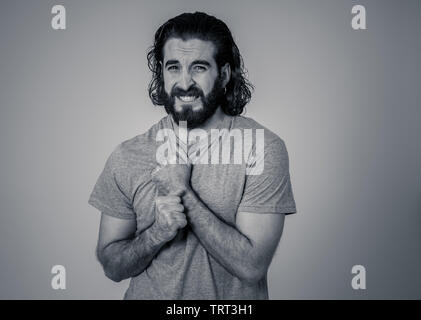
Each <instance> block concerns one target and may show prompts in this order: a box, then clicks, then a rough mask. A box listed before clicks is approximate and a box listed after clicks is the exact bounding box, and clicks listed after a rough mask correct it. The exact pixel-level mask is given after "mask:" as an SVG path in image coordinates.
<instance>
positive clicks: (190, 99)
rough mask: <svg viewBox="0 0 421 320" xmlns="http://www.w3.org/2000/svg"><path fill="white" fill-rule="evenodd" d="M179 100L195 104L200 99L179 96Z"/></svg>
mask: <svg viewBox="0 0 421 320" xmlns="http://www.w3.org/2000/svg"><path fill="white" fill-rule="evenodd" d="M177 98H178V99H180V100H181V101H183V102H194V101H196V100H197V99H198V98H199V97H197V96H177Z"/></svg>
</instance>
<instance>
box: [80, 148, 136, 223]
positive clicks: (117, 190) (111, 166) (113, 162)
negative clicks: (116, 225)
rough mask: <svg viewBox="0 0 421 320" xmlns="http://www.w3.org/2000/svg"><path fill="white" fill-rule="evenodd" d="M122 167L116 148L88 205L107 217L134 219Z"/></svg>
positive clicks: (122, 163) (122, 161)
mask: <svg viewBox="0 0 421 320" xmlns="http://www.w3.org/2000/svg"><path fill="white" fill-rule="evenodd" d="M124 167H125V166H124V159H123V158H122V156H121V153H120V152H119V149H118V147H117V148H116V149H115V150H114V151H113V152H112V153H111V155H110V156H109V157H108V159H107V161H106V163H105V167H104V169H103V170H102V172H101V174H100V176H99V178H98V180H97V182H96V184H95V186H94V189H93V191H92V193H91V195H90V197H89V200H88V203H89V204H90V205H92V206H93V207H95V208H97V209H98V210H100V211H101V212H103V213H105V214H107V215H110V216H113V217H116V218H121V219H135V218H136V214H135V213H134V210H133V206H132V203H131V200H130V199H131V197H130V195H128V192H127V190H128V188H127V185H128V183H127V182H126V180H127V179H125V175H124V174H123V173H122V170H124Z"/></svg>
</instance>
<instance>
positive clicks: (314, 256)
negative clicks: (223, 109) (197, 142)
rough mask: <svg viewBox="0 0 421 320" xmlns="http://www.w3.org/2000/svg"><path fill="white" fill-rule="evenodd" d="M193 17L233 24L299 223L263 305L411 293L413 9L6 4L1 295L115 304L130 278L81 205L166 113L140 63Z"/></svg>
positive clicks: (416, 279)
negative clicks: (280, 146)
mask: <svg viewBox="0 0 421 320" xmlns="http://www.w3.org/2000/svg"><path fill="white" fill-rule="evenodd" d="M56 5H60V6H62V7H63V8H65V21H63V20H62V21H61V22H60V23H65V28H57V22H58V21H55V22H56V27H54V26H55V25H54V21H53V20H54V17H55V16H56V15H57V14H58V11H54V10H53V7H54V6H56ZM356 5H358V6H360V7H357V9H358V8H359V10H357V9H355V11H353V8H354V6H356ZM361 6H362V7H363V9H364V10H362V9H361ZM60 8H61V7H60ZM195 11H203V12H206V13H208V14H211V15H215V16H216V17H218V18H219V19H221V20H223V21H224V22H226V23H227V25H228V27H229V28H230V29H231V31H232V33H233V35H234V39H235V41H236V43H237V45H238V47H239V49H240V52H241V54H242V56H243V58H244V63H245V66H246V68H247V70H248V79H249V80H250V81H251V83H253V84H254V86H255V91H254V93H253V96H252V100H251V102H250V104H249V105H247V108H246V113H245V116H248V117H252V118H253V119H255V120H256V121H258V122H259V123H261V124H262V125H264V126H266V127H267V128H269V129H270V130H272V131H273V132H275V133H276V134H277V135H279V137H281V138H282V139H283V140H284V141H285V144H286V146H287V148H288V153H289V160H290V174H291V182H292V186H293V190H294V196H295V200H296V204H297V214H295V215H291V216H287V217H286V218H285V227H284V232H283V235H282V238H281V241H280V244H279V246H278V248H277V251H276V253H275V256H274V258H273V261H272V264H271V266H270V269H269V272H268V285H269V297H270V299H392V298H395V299H403V298H405V299H420V298H421V255H420V252H421V232H420V227H421V200H420V199H421V170H420V163H421V143H420V140H419V139H420V136H421V125H420V121H421V84H420V83H421V81H420V74H421V62H420V59H419V57H420V50H421V40H420V39H421V38H420V36H419V31H420V30H421V2H420V1H409V0H408V1H397V0H395V1H386V0H382V1H380V0H367V1H351V0H346V1H345V0H342V1H333V0H332V1H327V0H318V1H313V0H307V1H303V0H302V1H295V0H294V1H292V0H291V1H279V0H276V1H275V0H273V1H268V0H266V1H255V0H254V1H250V0H247V1H245V0H236V1H234V0H224V1H216V0H213V1H209V0H208V1H197V0H191V1H187V0H185V1H184V0H177V1H169V0H168V1H106V0H92V1H81V0H80V1H79V0H72V1H70V0H62V1H55V0H48V1H47V0H37V1H23V0H19V1H14V0H13V1H12V0H2V1H1V2H0V108H1V109H0V111H1V115H0V150H1V153H0V157H1V158H0V159H1V160H0V161H1V162H0V271H1V272H0V298H1V299H121V298H122V297H123V294H124V292H125V290H126V288H127V286H128V281H122V282H120V283H114V282H112V281H111V280H109V279H108V278H106V277H105V275H104V273H103V270H102V268H101V266H100V264H99V262H98V261H97V260H96V257H95V247H96V242H97V237H98V229H99V220H100V213H99V211H98V210H96V209H95V208H93V207H91V206H89V205H88V203H87V202H88V198H89V195H90V193H91V191H92V188H93V186H94V184H95V182H96V180H97V178H98V176H99V174H100V172H101V170H102V169H103V167H104V164H105V160H106V159H107V157H108V156H109V154H110V153H111V152H112V150H114V148H115V147H116V146H117V145H118V144H119V143H120V142H122V141H124V140H126V139H130V138H132V137H134V136H136V135H138V134H141V133H143V132H145V131H146V130H148V129H149V128H150V127H151V126H152V125H153V124H154V123H156V122H157V121H158V120H159V119H161V118H162V117H164V116H165V115H166V113H165V111H164V109H163V108H162V107H156V106H153V105H152V103H151V101H150V99H149V96H148V92H147V86H148V84H149V81H150V79H151V73H150V71H149V69H148V66H147V60H146V53H147V51H148V49H149V47H150V46H151V45H152V40H153V35H154V32H155V31H156V29H157V28H158V27H159V26H160V25H161V24H162V23H164V22H165V21H167V20H168V19H169V18H171V17H174V16H176V15H178V14H180V13H183V12H195ZM356 15H360V16H359V17H358V19H356V20H358V21H353V20H354V18H355V17H356ZM54 266H62V267H64V269H65V275H66V278H65V279H66V283H65V284H66V288H65V289H55V288H54V287H53V286H52V279H53V277H54V274H55V273H54V272H56V271H57V270H56V271H54V270H53V269H54V268H53V267H54ZM358 276H359V277H360V278H359V281H360V282H359V283H360V286H358V285H355V283H353V281H354V282H355V277H358ZM362 276H363V277H362ZM363 280H364V286H361V281H363Z"/></svg>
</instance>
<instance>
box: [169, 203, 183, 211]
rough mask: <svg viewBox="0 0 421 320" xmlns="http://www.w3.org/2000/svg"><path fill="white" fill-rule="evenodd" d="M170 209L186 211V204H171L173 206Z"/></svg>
mask: <svg viewBox="0 0 421 320" xmlns="http://www.w3.org/2000/svg"><path fill="white" fill-rule="evenodd" d="M170 210H171V211H174V212H180V213H181V212H184V206H183V205H182V204H179V203H178V204H171V208H170Z"/></svg>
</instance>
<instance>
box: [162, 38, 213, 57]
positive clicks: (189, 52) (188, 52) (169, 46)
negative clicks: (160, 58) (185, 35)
mask: <svg viewBox="0 0 421 320" xmlns="http://www.w3.org/2000/svg"><path fill="white" fill-rule="evenodd" d="M215 49H216V48H215V45H214V44H213V43H212V42H211V41H205V40H201V39H196V38H193V39H187V40H183V39H180V38H171V39H169V40H167V42H166V43H165V45H164V50H163V53H164V63H165V62H166V61H168V60H178V61H180V62H188V61H193V60H206V61H208V62H209V63H215V59H214V54H215Z"/></svg>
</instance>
